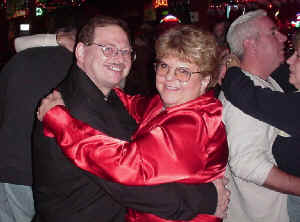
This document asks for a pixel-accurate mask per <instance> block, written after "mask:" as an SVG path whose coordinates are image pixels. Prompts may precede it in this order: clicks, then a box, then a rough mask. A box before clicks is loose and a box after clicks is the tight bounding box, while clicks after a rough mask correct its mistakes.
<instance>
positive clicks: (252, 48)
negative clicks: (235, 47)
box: [243, 39, 256, 54]
mask: <svg viewBox="0 0 300 222" xmlns="http://www.w3.org/2000/svg"><path fill="white" fill-rule="evenodd" d="M243 47H244V49H246V50H247V52H249V53H251V54H255V53H256V44H255V40H254V39H246V40H244V42H243Z"/></svg>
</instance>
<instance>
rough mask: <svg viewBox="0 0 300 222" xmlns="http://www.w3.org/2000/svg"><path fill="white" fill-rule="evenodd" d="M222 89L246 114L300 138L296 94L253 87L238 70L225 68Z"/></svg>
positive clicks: (299, 97) (299, 102)
mask: <svg viewBox="0 0 300 222" xmlns="http://www.w3.org/2000/svg"><path fill="white" fill-rule="evenodd" d="M222 90H223V91H224V95H225V97H226V98H227V99H228V100H229V101H230V102H231V103H232V104H233V105H234V106H236V107H238V108H239V109H241V110H242V111H243V112H245V113H246V114H248V115H251V116H253V117H255V118H257V119H259V120H261V121H263V122H266V123H268V124H271V125H273V126H275V127H276V128H279V129H281V130H283V131H285V132H287V133H289V134H291V135H294V136H297V135H300V121H297V118H298V115H299V113H300V93H288V94H285V93H282V92H278V91H272V90H270V89H269V88H261V87H260V86H255V85H254V84H253V82H252V80H251V79H250V78H249V77H248V76H246V75H245V74H244V73H242V71H241V70H240V68H238V67H232V68H230V69H228V71H227V73H226V75H225V77H224V79H223V82H222Z"/></svg>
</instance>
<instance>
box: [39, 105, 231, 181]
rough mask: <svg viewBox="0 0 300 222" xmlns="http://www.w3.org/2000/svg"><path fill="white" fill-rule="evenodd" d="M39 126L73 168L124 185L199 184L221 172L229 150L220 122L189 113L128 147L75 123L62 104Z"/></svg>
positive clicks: (80, 123)
mask: <svg viewBox="0 0 300 222" xmlns="http://www.w3.org/2000/svg"><path fill="white" fill-rule="evenodd" d="M218 118H220V117H218ZM220 123H221V124H220ZM207 126H209V127H211V128H213V130H212V131H213V133H210V131H211V130H210V129H208V128H207ZM44 127H45V135H46V136H54V135H55V137H56V139H57V142H58V144H59V145H60V146H61V148H62V150H63V152H64V153H65V155H66V156H68V157H69V158H70V159H71V160H72V161H73V162H74V163H75V164H76V165H77V166H78V167H80V168H82V169H84V170H87V171H89V172H91V173H93V174H96V175H98V176H99V177H102V178H107V179H110V180H113V181H116V182H119V183H122V184H126V185H154V184H160V183H168V182H185V183H203V182H210V181H213V180H215V179H216V178H218V177H221V176H223V175H224V172H225V166H226V161H227V154H228V153H227V152H228V151H227V143H226V136H225V129H224V126H223V124H222V122H220V121H215V123H211V124H208V125H207V124H205V122H204V120H203V119H202V118H199V115H198V114H196V113H194V112H192V113H190V114H189V113H187V112H184V113H183V114H179V115H174V116H171V117H170V118H169V119H168V120H167V121H166V122H165V123H164V124H163V125H161V126H160V127H155V128H154V129H152V130H151V131H150V132H147V133H145V134H142V135H140V136H138V137H136V138H135V139H134V140H133V141H132V142H130V143H128V142H126V141H122V140H119V139H115V138H112V137H109V136H107V135H105V134H104V133H102V132H100V131H97V130H95V129H93V128H91V127H90V126H88V125H87V124H85V123H82V122H81V121H79V120H76V119H74V118H73V117H72V116H71V115H70V114H69V113H68V112H67V111H66V108H64V107H62V106H56V107H54V108H52V109H51V110H50V111H49V112H48V113H47V114H46V115H45V117H44Z"/></svg>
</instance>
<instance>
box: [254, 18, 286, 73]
mask: <svg viewBox="0 0 300 222" xmlns="http://www.w3.org/2000/svg"><path fill="white" fill-rule="evenodd" d="M257 28H258V29H259V33H260V34H259V37H258V39H257V40H256V54H257V55H256V57H257V59H259V60H260V61H261V64H262V65H264V66H265V70H268V71H269V73H270V74H271V72H272V71H274V70H275V69H276V68H277V67H278V66H279V65H280V63H282V62H283V61H284V42H285V41H286V39H287V38H286V36H285V35H283V34H282V33H281V32H279V30H278V29H277V27H276V25H275V24H274V22H273V21H272V20H271V19H270V18H269V17H267V16H263V17H260V18H258V19H257Z"/></svg>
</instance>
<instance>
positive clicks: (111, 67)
mask: <svg viewBox="0 0 300 222" xmlns="http://www.w3.org/2000/svg"><path fill="white" fill-rule="evenodd" d="M106 67H107V68H108V69H109V70H112V71H114V72H121V71H123V69H124V68H125V65H124V64H116V63H113V64H109V65H106Z"/></svg>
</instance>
